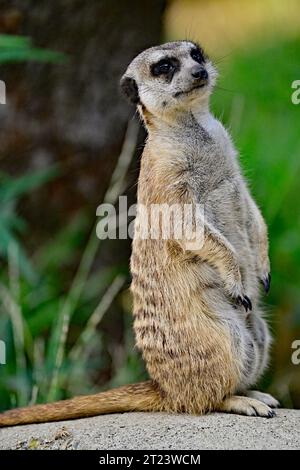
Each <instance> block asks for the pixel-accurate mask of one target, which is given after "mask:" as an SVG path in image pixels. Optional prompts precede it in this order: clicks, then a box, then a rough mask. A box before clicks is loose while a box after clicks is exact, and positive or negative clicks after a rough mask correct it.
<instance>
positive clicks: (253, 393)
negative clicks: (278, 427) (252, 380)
mask: <svg viewBox="0 0 300 470" xmlns="http://www.w3.org/2000/svg"><path fill="white" fill-rule="evenodd" d="M245 395H246V397H248V398H255V400H259V401H261V402H263V403H265V405H268V406H269V407H270V408H278V407H279V406H280V403H279V401H278V400H276V398H274V397H272V395H270V394H269V393H263V392H259V391H258V390H248V391H247V392H246V393H245Z"/></svg>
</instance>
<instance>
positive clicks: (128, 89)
mask: <svg viewBox="0 0 300 470" xmlns="http://www.w3.org/2000/svg"><path fill="white" fill-rule="evenodd" d="M216 77H217V71H216V69H215V68H214V66H213V65H212V63H211V62H210V61H209V59H208V57H207V56H206V55H205V53H204V51H203V50H202V48H201V47H200V46H199V45H198V44H196V43H194V42H189V41H177V42H169V43H166V44H163V45H161V46H157V47H151V48H150V49H146V50H145V51H143V52H142V53H141V54H139V55H138V56H137V57H136V58H135V59H134V60H133V61H132V62H131V63H130V64H129V66H128V68H127V70H126V72H125V74H124V75H123V77H122V79H121V89H122V90H123V92H124V93H125V95H126V96H127V98H128V99H129V100H130V101H131V102H132V103H133V104H135V105H138V108H139V110H140V112H141V113H142V114H144V112H145V111H147V112H148V113H150V114H152V115H153V116H156V117H163V116H166V115H168V114H172V113H176V112H178V111H185V110H192V109H197V108H198V109H199V108H201V106H205V103H207V102H208V97H209V95H210V93H211V91H212V89H213V86H214V84H215V81H216Z"/></svg>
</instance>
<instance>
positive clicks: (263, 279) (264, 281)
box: [260, 273, 271, 294]
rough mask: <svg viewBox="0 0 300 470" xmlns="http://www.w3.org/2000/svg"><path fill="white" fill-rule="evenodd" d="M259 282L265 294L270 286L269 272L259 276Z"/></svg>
mask: <svg viewBox="0 0 300 470" xmlns="http://www.w3.org/2000/svg"><path fill="white" fill-rule="evenodd" d="M260 282H261V283H262V285H263V287H264V291H265V293H266V294H267V293H268V292H269V290H270V286H271V273H268V274H265V275H263V276H262V277H261V278H260Z"/></svg>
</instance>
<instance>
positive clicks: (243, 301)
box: [225, 279, 252, 312]
mask: <svg viewBox="0 0 300 470" xmlns="http://www.w3.org/2000/svg"><path fill="white" fill-rule="evenodd" d="M225 289H226V291H227V293H228V295H229V296H230V297H231V298H232V299H233V300H234V302H235V303H236V304H239V305H243V307H244V309H245V310H246V312H248V310H249V311H251V310H252V302H251V300H250V299H249V297H248V296H247V295H246V294H245V293H244V287H243V284H242V282H241V280H236V281H235V282H234V281H231V282H230V279H228V280H227V283H226V286H225Z"/></svg>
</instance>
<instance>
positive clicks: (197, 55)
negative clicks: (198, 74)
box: [191, 48, 205, 64]
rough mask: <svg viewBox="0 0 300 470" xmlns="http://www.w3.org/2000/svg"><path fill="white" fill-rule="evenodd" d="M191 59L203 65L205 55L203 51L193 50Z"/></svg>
mask: <svg viewBox="0 0 300 470" xmlns="http://www.w3.org/2000/svg"><path fill="white" fill-rule="evenodd" d="M191 58H192V59H193V60H194V61H195V62H198V63H199V64H202V63H203V62H204V61H205V60H204V55H203V52H202V51H201V49H198V48H197V49H196V48H195V49H192V50H191Z"/></svg>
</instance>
